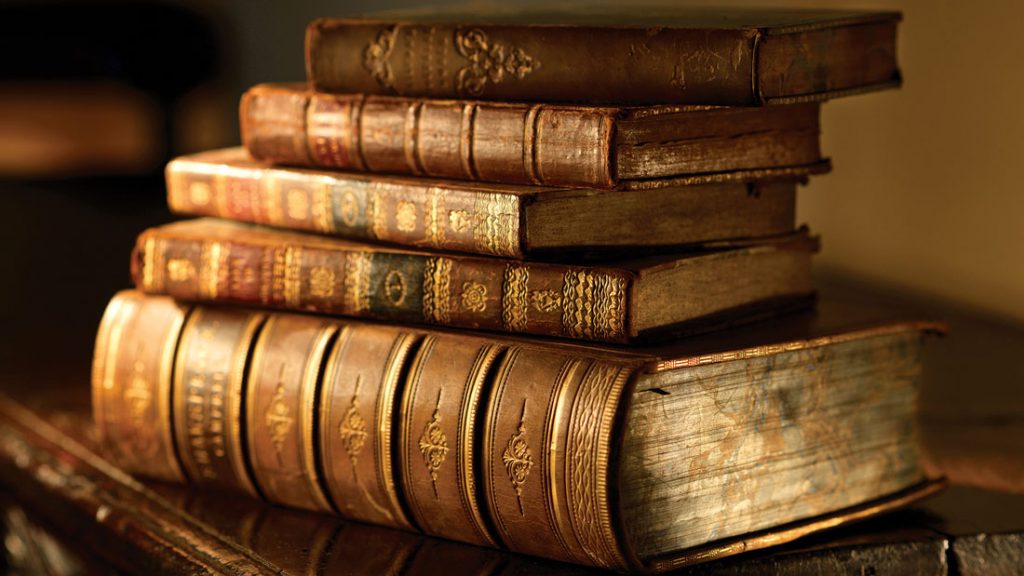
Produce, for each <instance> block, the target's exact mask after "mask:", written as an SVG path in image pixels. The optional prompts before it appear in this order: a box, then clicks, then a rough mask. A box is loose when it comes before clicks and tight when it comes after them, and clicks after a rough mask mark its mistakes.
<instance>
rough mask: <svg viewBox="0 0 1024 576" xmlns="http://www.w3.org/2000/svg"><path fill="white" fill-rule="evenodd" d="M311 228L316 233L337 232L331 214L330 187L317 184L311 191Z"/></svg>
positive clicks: (324, 184) (326, 184)
mask: <svg viewBox="0 0 1024 576" xmlns="http://www.w3.org/2000/svg"><path fill="white" fill-rule="evenodd" d="M313 226H314V228H315V229H316V230H317V231H318V232H325V233H330V232H337V230H335V228H334V214H332V213H331V185H330V184H328V183H327V182H318V183H317V184H316V187H315V188H314V189H313Z"/></svg>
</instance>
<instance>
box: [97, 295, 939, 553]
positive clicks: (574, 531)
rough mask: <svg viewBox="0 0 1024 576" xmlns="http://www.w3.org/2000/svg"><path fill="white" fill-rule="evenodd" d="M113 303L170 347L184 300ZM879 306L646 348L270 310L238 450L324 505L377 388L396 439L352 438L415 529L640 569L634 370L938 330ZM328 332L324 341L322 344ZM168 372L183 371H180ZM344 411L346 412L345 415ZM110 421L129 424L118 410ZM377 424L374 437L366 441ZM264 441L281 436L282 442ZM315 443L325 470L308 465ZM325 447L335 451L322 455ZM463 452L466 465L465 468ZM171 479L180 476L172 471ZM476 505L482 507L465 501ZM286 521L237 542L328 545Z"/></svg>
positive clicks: (300, 496)
mask: <svg viewBox="0 0 1024 576" xmlns="http://www.w3.org/2000/svg"><path fill="white" fill-rule="evenodd" d="M126 302H128V303H133V304H134V306H135V307H136V308H135V310H137V311H140V313H138V314H136V315H135V317H136V318H140V319H141V318H144V319H146V320H147V327H148V329H147V330H146V331H144V332H131V331H126V332H125V333H124V335H123V336H121V337H119V338H123V340H121V342H122V344H121V345H120V346H122V347H127V348H128V349H150V348H152V349H160V350H166V351H167V353H168V354H169V355H170V356H171V357H174V356H175V351H176V348H178V347H179V339H178V336H177V334H176V333H177V329H176V328H175V327H176V326H180V325H181V322H182V319H181V316H182V311H181V309H180V308H179V307H178V306H177V305H176V304H174V303H173V301H171V300H170V299H168V298H157V297H146V296H142V295H141V294H139V293H137V292H124V293H121V294H119V295H118V296H116V297H115V299H114V303H115V305H116V306H114V307H113V309H114V310H115V316H116V315H117V313H116V310H118V309H123V306H124V304H125V303H126ZM196 310H197V312H193V314H195V313H199V314H201V317H206V318H211V317H213V316H212V315H213V314H214V311H215V309H214V308H209V309H208V308H206V307H197V308H196ZM876 312H877V311H869V312H868V313H867V314H865V313H864V311H863V310H853V313H852V314H851V313H850V310H848V309H847V310H843V309H840V314H839V315H838V316H835V315H832V314H833V313H834V312H830V315H829V318H827V319H821V318H819V317H818V316H813V315H812V316H800V317H793V318H790V319H788V320H786V321H780V322H778V323H774V324H772V325H762V326H760V327H759V328H756V329H747V330H742V331H739V332H737V333H735V334H734V335H733V336H735V335H737V334H738V335H742V336H743V337H742V338H735V337H731V338H730V337H725V338H722V339H719V340H717V341H716V340H709V341H705V340H704V339H697V340H694V341H687V342H681V343H678V344H676V345H673V346H667V347H662V348H648V349H623V348H615V347H608V346H580V345H573V344H568V343H558V342H551V341H540V340H526V339H519V340H514V339H493V338H482V337H480V336H479V335H472V334H461V333H446V332H440V331H419V330H409V329H408V328H406V327H402V326H387V325H368V324H361V323H346V324H341V323H339V322H333V321H329V320H327V319H323V318H318V317H312V316H305V315H290V314H273V315H271V316H270V317H269V319H268V320H267V322H266V324H265V326H264V328H263V329H262V331H261V332H260V334H259V336H258V337H257V343H256V346H255V348H254V349H253V350H252V351H251V352H250V353H249V358H248V361H249V362H250V363H251V369H250V370H249V372H248V378H247V383H246V387H247V388H248V389H247V390H245V391H244V394H245V395H246V397H247V398H248V399H249V401H248V402H247V403H246V408H247V414H246V421H245V423H244V424H245V428H246V430H247V438H248V439H249V442H248V443H247V445H246V447H247V450H246V451H245V454H246V455H247V457H248V458H249V459H250V461H251V464H252V469H253V471H254V472H255V477H256V483H257V485H258V486H259V487H260V489H261V490H260V493H261V494H262V495H263V496H264V497H265V498H266V499H268V500H270V501H272V502H278V503H282V504H289V505H292V506H299V507H305V508H317V509H322V510H326V509H329V506H328V505H327V503H326V499H325V498H324V497H323V495H320V496H317V495H316V494H317V492H318V488H317V486H318V485H319V484H320V479H319V478H318V475H317V474H318V473H317V470H318V469H323V470H325V471H326V472H325V473H326V474H327V475H328V476H329V475H331V474H332V472H331V470H332V469H333V470H335V472H334V473H336V471H337V470H341V471H342V476H344V472H351V470H352V469H351V468H347V467H346V466H344V464H343V465H341V466H338V465H330V464H328V463H330V462H332V461H334V462H338V461H341V462H343V463H349V462H351V456H352V454H353V453H355V454H356V456H357V457H358V458H360V460H362V456H363V455H364V453H363V452H353V451H350V450H348V449H346V442H348V443H349V446H351V445H352V444H351V439H352V438H353V436H352V435H351V433H350V432H351V431H353V430H358V429H359V428H360V426H359V425H356V424H354V422H355V421H356V420H355V419H354V418H352V417H349V416H348V414H354V413H359V414H368V413H369V411H367V410H366V408H368V407H369V406H371V402H370V400H371V399H373V397H374V396H376V401H377V404H376V406H374V411H375V412H376V413H377V414H378V416H375V418H377V424H380V423H381V418H382V417H384V416H386V415H387V414H389V413H390V414H392V415H394V416H396V419H397V420H398V421H399V423H398V424H397V430H396V431H395V434H397V436H398V438H396V439H395V440H394V441H391V442H388V441H387V440H386V438H387V431H386V430H383V429H371V428H369V427H367V428H366V429H365V430H366V434H367V435H366V436H364V437H362V438H363V440H364V446H371V445H372V442H378V441H379V442H381V444H380V448H378V449H379V450H384V449H385V448H384V446H385V445H386V446H388V447H390V449H391V450H392V451H393V452H392V454H393V461H394V462H395V463H396V465H395V467H394V468H393V469H392V470H391V471H390V473H389V472H388V471H387V470H384V469H383V468H382V467H380V466H379V465H378V466H376V470H375V473H377V474H378V475H389V474H390V475H391V480H392V481H393V482H394V484H393V486H394V489H395V490H396V491H397V493H398V498H397V502H398V506H400V507H401V508H402V509H403V510H408V511H410V512H409V513H408V514H407V516H408V517H410V518H412V519H414V520H415V522H416V524H418V525H420V528H421V529H422V530H423V531H426V532H428V533H434V534H438V535H443V536H445V537H447V538H452V539H456V540H461V541H465V542H473V543H491V542H493V543H496V544H498V545H500V546H502V547H505V548H507V549H509V550H512V551H515V552H522V553H527V554H532V555H539V556H545V557H549V558H554V559H558V560H563V561H570V562H576V563H582V564H587V565H593V566H601V567H606V568H615V569H620V570H625V569H637V568H640V567H643V566H644V565H643V564H641V563H640V560H639V559H637V558H635V557H633V553H632V552H631V551H630V549H629V547H628V545H626V544H625V538H624V537H623V535H622V534H621V529H620V523H619V519H618V518H617V514H619V513H620V512H619V496H618V495H617V493H616V490H617V489H618V485H617V482H616V480H615V478H616V477H617V475H616V465H617V464H616V463H617V462H618V461H619V459H620V455H619V454H618V452H617V451H618V450H619V446H618V444H617V443H618V442H620V439H621V438H622V432H623V431H622V426H623V425H624V424H623V422H624V419H623V417H624V415H625V413H626V411H627V410H628V409H629V406H628V405H629V398H631V394H632V391H633V387H634V382H635V380H636V379H637V378H640V377H644V375H645V374H650V373H654V372H660V371H666V370H676V369H679V368H685V367H687V366H697V365H703V364H709V363H729V362H731V361H735V360H739V359H744V358H749V357H754V356H762V355H768V356H770V355H774V354H779V353H784V352H787V351H792V350H798V349H811V348H819V347H827V346H832V345H834V344H838V343H842V342H849V341H852V340H857V339H863V338H870V337H874V336H878V335H883V334H895V333H903V332H908V331H919V330H925V331H940V330H942V329H943V328H942V326H941V325H939V324H936V323H929V322H903V321H893V320H891V317H889V316H887V315H885V314H884V313H883V315H881V316H873V315H872V314H875V313H876ZM232 314H243V313H242V312H232ZM244 314H250V315H251V318H253V319H258V318H261V317H262V314H261V313H259V312H246V313H244ZM886 318H889V319H888V320H886ZM254 321H258V320H254ZM242 324H245V323H244V322H243V323H242ZM198 325H199V323H198V322H197V323H196V324H193V326H198ZM109 331H110V323H109V322H105V323H104V325H103V326H102V327H101V330H100V333H101V339H102V338H108V337H109ZM339 332H340V335H338V336H337V337H336V338H335V337H332V336H333V335H334V334H336V333H339ZM104 334H106V336H104ZM218 335H219V336H220V337H224V338H225V339H226V341H225V342H224V343H223V345H224V347H225V348H226V349H228V348H232V347H234V346H236V345H237V344H238V343H239V341H245V340H246V338H248V336H246V334H245V331H244V330H243V331H238V330H235V331H224V332H219V333H218ZM725 336H729V335H725ZM410 339H416V340H422V344H421V345H419V347H418V348H417V349H416V351H415V352H411V350H412V346H414V345H412V344H410V345H407V344H406V343H407V342H409V341H410ZM339 349H343V350H342V351H340V352H339ZM179 352H180V350H179ZM178 356H179V357H184V358H192V359H193V360H192V361H193V362H195V360H194V359H195V358H196V356H194V355H186V356H183V355H181V354H180V353H179V354H178ZM114 360H115V361H116V362H117V364H118V365H119V366H120V365H121V364H122V363H123V364H129V365H131V364H132V363H134V362H135V361H136V360H135V358H133V357H120V356H119V357H117V358H115V359H114ZM103 366H104V365H103V364H100V367H101V369H100V370H99V372H100V373H103V372H104V370H103V369H102V367H103ZM380 366H386V367H387V368H386V370H385V372H388V371H391V372H392V373H397V374H399V376H398V389H402V390H404V392H402V394H401V395H400V396H401V397H399V396H398V395H396V396H392V397H391V398H390V399H388V398H384V396H386V394H384V395H382V394H380V393H379V392H376V393H375V392H374V391H373V389H372V388H373V384H372V383H373V382H374V381H381V382H386V381H387V380H388V378H387V377H386V376H385V377H384V378H383V379H381V378H379V376H377V375H378V374H380V370H381V369H380V368H379V367H380ZM174 369H175V370H179V371H180V370H188V369H189V368H188V367H185V366H180V365H179V366H177V367H175V368H174ZM346 374H348V375H351V374H355V377H354V378H352V377H351V376H346ZM364 375H365V379H364ZM328 380H333V381H336V383H337V384H342V383H344V384H351V386H352V387H350V388H348V389H346V390H345V391H340V390H339V387H338V386H333V387H329V386H325V385H324V382H326V381H328ZM342 381H344V382H342ZM356 382H358V383H359V394H357V395H356V397H355V402H354V403H353V402H352V398H353V396H352V394H351V392H352V391H354V385H355V383H356ZM364 382H365V386H366V389H365V390H366V391H367V394H366V395H363V390H364V388H363V386H364ZM104 386H105V380H104V379H103V378H99V379H96V380H94V382H93V387H94V394H96V395H97V397H98V398H102V397H103V394H104V392H105V390H106V389H105V388H104ZM318 389H320V390H322V391H323V392H324V393H325V394H326V393H327V392H328V390H329V391H330V392H331V395H330V396H326V395H325V396H323V397H322V398H321V404H322V403H323V402H325V401H329V400H330V401H333V402H334V403H335V404H341V405H343V406H347V408H346V410H345V412H344V413H343V415H342V417H341V422H338V420H337V419H335V418H334V417H331V418H324V417H320V418H317V417H315V416H314V414H316V412H314V409H315V402H312V401H310V399H309V398H310V396H311V395H313V393H314V392H316V390H318ZM142 391H145V392H146V393H148V394H149V395H150V397H157V396H161V395H162V396H164V397H165V398H166V399H167V400H169V399H170V397H171V391H170V390H169V389H167V388H166V387H164V388H161V387H160V381H159V380H157V379H150V380H143V381H139V383H138V384H137V385H136V392H137V394H138V393H139V392H142ZM364 400H365V401H364ZM381 402H390V403H391V408H390V410H388V409H387V408H382V407H381ZM351 407H354V408H355V411H354V412H350V411H349V410H348V408H351ZM321 408H322V406H321ZM94 410H95V411H96V412H95V413H96V416H97V419H98V422H104V421H105V422H106V423H107V424H106V426H107V427H109V426H110V423H111V416H112V414H110V412H109V411H105V410H107V406H106V405H103V404H99V405H95V406H94ZM332 412H333V411H328V412H327V413H332ZM304 414H305V416H304ZM120 417H122V418H125V419H126V420H127V421H128V424H129V425H131V426H134V427H135V428H136V429H138V428H139V425H138V424H137V423H135V424H133V422H134V421H133V420H132V416H131V415H130V414H121V415H120ZM161 418H163V420H160V421H159V422H162V423H164V426H165V427H166V428H167V429H168V433H170V429H171V428H173V427H174V426H175V425H176V423H175V422H174V421H172V419H171V417H170V415H169V414H167V413H165V414H163V415H162V416H161ZM363 418H364V422H366V421H367V420H365V419H366V417H365V416H364V417H363ZM154 421H155V420H154ZM147 424H149V425H152V422H148V423H147ZM343 424H344V428H343V426H342V425H343ZM101 425H102V424H101ZM329 435H338V436H339V437H341V438H342V439H343V440H342V442H341V443H340V445H339V444H334V445H327V444H324V443H322V442H320V443H317V442H314V441H312V440H313V438H316V437H319V438H320V439H321V440H322V439H324V438H327V437H328V436H329ZM373 435H380V436H379V438H377V439H373V438H371V436H373ZM345 438H348V439H349V440H345ZM278 446H281V447H282V449H281V451H280V452H278ZM167 449H168V450H173V445H172V444H167ZM181 449H182V447H181V446H178V450H181ZM316 449H319V451H320V452H319V457H320V458H321V462H322V463H323V465H318V464H317V463H316V460H317V458H318V456H317V454H316V453H314V452H313V451H314V450H316ZM328 451H329V452H331V453H330V454H327V453H326V452H328ZM112 455H113V457H114V458H116V460H115V461H116V462H117V463H119V464H121V465H123V466H125V467H126V469H128V470H129V471H132V472H137V473H140V474H147V475H152V474H163V475H162V476H158V477H163V478H169V476H167V475H166V474H165V473H163V472H162V471H161V470H160V469H159V468H156V467H154V466H153V465H152V464H151V463H150V462H148V461H145V460H140V459H139V458H138V457H136V456H135V455H133V454H131V453H130V452H126V451H123V450H121V451H114V452H112ZM170 455H171V456H173V453H171V454H170ZM366 455H367V456H369V454H368V453H366ZM476 457H479V458H480V461H479V462H474V458H476ZM357 465H361V464H357ZM372 468H374V467H372V466H371V467H370V468H360V470H364V469H372ZM435 477H436V480H435ZM378 478H380V477H379V476H378ZM178 480H183V477H182V476H178ZM348 486H352V485H351V484H349V485H348ZM345 490H348V492H345V493H343V494H342V496H343V497H358V494H356V493H355V492H354V491H353V490H352V489H351V488H345V487H343V489H342V492H344V491H345ZM435 490H436V492H435ZM331 492H332V495H333V497H334V498H336V499H337V495H338V493H339V492H338V491H337V490H335V489H334V488H332V489H331ZM918 493H920V492H919V490H917V489H915V490H912V491H911V492H908V493H907V494H901V495H896V496H897V497H898V498H899V501H901V502H905V501H907V499H908V498H912V497H913V496H912V494H918ZM385 500H386V499H385ZM344 502H345V500H341V501H340V502H339V503H338V504H339V505H338V506H337V510H338V511H339V512H341V513H342V514H344V513H345V511H346V510H347V508H346V507H345V504H344ZM380 502H381V500H378V504H379V503H380ZM474 505H475V506H478V509H476V510H473V506H474ZM370 506H372V504H371V503H370V502H362V503H356V504H355V505H354V506H353V507H351V509H352V510H355V511H356V512H355V513H356V514H358V515H360V516H359V517H360V518H364V519H369V518H371V515H370V514H367V513H366V512H361V511H360V510H361V509H362V510H366V509H368V508H369V507H370ZM886 506H887V505H883V506H878V505H875V504H871V505H866V506H865V507H863V508H859V509H857V510H848V511H846V512H847V513H849V514H851V515H852V516H850V517H864V516H866V515H869V514H874V513H877V512H878V511H880V510H882V509H884V508H885V507H886ZM285 516H287V515H285ZM374 518H376V519H381V518H384V516H383V515H378V516H376V517H374ZM841 521H843V520H842V519H841V518H836V517H821V518H812V519H809V520H808V521H806V522H800V523H796V524H794V525H790V526H786V527H780V528H779V529H778V530H774V531H768V532H761V533H756V534H751V535H744V536H742V537H739V538H735V539H730V540H728V541H723V542H718V541H714V542H710V543H709V544H708V545H706V546H700V547H697V548H693V549H690V550H685V551H681V553H680V554H673V555H671V556H669V557H659V558H656V559H647V560H651V561H652V562H654V564H649V565H647V567H648V568H655V569H666V568H671V567H678V566H681V565H685V564H689V563H693V562H698V561H702V560H707V559H710V558H716V557H721V556H725V555H729V554H735V553H737V552H741V551H743V550H745V549H755V548H760V547H764V546H767V545H771V544H773V543H780V542H784V541H787V540H789V539H792V538H794V537H796V536H800V535H804V534H808V533H810V532H813V531H816V530H820V529H822V528H825V527H828V526H832V525H835V524H836V523H839V522H841ZM282 522H284V523H283V524H281V525H280V526H279V527H278V528H275V529H274V530H273V531H270V532H267V531H265V527H262V526H261V525H253V526H251V527H249V528H247V529H245V530H243V532H245V533H247V534H250V536H247V537H246V540H247V541H250V540H251V541H253V542H255V541H257V540H261V539H263V538H272V536H271V534H273V533H274V532H276V531H278V530H286V531H287V532H288V537H289V538H293V537H294V538H295V539H296V540H295V541H296V542H299V541H310V542H320V541H323V540H326V536H324V538H321V537H319V536H317V537H314V536H311V535H310V533H308V532H305V530H311V531H314V532H318V531H319V530H320V529H319V528H316V527H315V526H311V525H310V524H308V523H307V524H304V525H303V527H302V530H303V531H302V532H301V533H300V532H299V531H297V530H296V531H291V530H288V529H287V528H285V526H287V525H289V521H288V518H283V519H282ZM389 523H391V524H392V525H394V523H393V522H389ZM304 539H306V540H304ZM310 539H311V540H310ZM263 545H265V546H269V545H270V543H269V542H264V544H263ZM293 545H297V544H293Z"/></svg>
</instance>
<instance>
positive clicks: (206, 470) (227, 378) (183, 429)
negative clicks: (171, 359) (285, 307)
mask: <svg viewBox="0 0 1024 576" xmlns="http://www.w3.org/2000/svg"><path fill="white" fill-rule="evenodd" d="M265 320H266V316H265V315H263V314H255V313H251V312H246V311H235V310H219V309H207V308H197V309H196V310H195V311H193V313H192V314H191V315H190V316H189V319H188V321H187V323H186V325H185V327H184V329H183V330H182V337H181V342H180V343H179V345H178V351H177V358H176V359H175V366H176V368H175V377H174V392H173V400H174V403H173V405H174V432H175V436H176V440H177V446H178V454H179V456H180V457H181V461H182V465H183V467H184V468H185V471H186V472H187V476H188V477H189V479H190V480H191V481H192V482H194V483H196V484H204V485H213V486H217V487H220V488H228V489H236V490H242V491H244V492H246V493H248V494H250V495H251V496H256V495H257V492H256V489H255V486H254V485H253V482H252V478H251V477H250V475H249V471H248V469H247V468H246V465H245V460H244V454H243V447H242V445H243V442H244V439H243V438H242V436H241V420H242V418H243V417H244V412H243V411H242V393H243V391H242V386H243V384H244V377H245V374H244V369H245V364H246V360H247V357H248V355H249V351H250V348H251V345H252V342H253V338H254V337H255V334H256V333H257V331H258V330H259V328H260V327H261V326H262V324H263V322H264V321H265Z"/></svg>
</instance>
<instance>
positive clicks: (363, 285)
mask: <svg viewBox="0 0 1024 576" xmlns="http://www.w3.org/2000/svg"><path fill="white" fill-rule="evenodd" d="M372 265H373V255H372V254H370V253H367V252H349V253H348V254H347V255H345V283H344V284H345V285H344V290H345V292H344V303H345V310H346V311H347V312H348V313H349V314H352V315H356V316H358V315H360V314H362V313H363V312H366V311H367V310H369V309H370V269H371V267H372Z"/></svg>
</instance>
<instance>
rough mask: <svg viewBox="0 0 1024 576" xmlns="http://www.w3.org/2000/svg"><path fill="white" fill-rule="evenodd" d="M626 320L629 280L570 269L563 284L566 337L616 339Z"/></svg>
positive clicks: (563, 317)
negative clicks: (627, 283)
mask: <svg viewBox="0 0 1024 576" xmlns="http://www.w3.org/2000/svg"><path fill="white" fill-rule="evenodd" d="M625 319H626V280H625V279H624V278H620V277H618V276H612V275H609V274H602V273H599V272H597V273H595V272H589V271H586V270H570V271H569V272H566V273H565V277H564V278H563V285H562V329H563V330H564V331H565V335H566V336H571V337H574V338H588V339H600V340H615V339H619V338H621V337H622V335H623V331H624V324H625Z"/></svg>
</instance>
